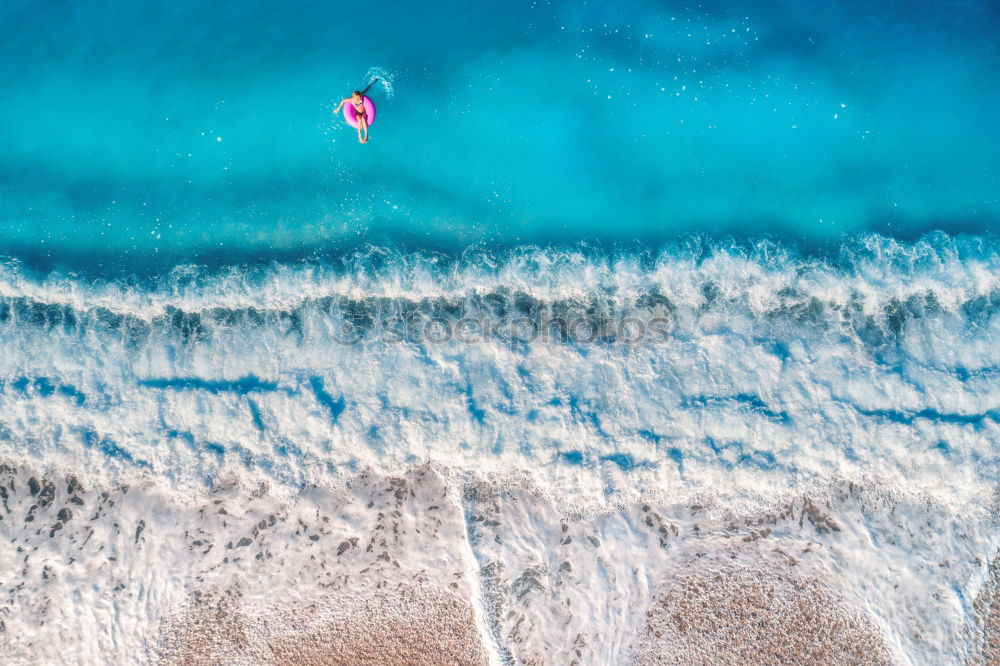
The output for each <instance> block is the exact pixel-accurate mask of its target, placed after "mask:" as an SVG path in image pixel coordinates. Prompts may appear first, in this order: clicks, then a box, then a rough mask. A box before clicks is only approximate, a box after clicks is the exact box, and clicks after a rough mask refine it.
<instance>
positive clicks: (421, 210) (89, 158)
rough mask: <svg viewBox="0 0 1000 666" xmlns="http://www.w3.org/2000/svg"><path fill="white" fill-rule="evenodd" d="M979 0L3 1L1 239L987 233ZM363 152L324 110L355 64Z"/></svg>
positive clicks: (300, 254) (253, 242) (72, 257)
mask: <svg viewBox="0 0 1000 666" xmlns="http://www.w3.org/2000/svg"><path fill="white" fill-rule="evenodd" d="M998 24H1000V22H998V15H997V9H996V7H995V5H992V4H990V3H985V2H984V3H974V2H972V3H961V4H955V5H953V6H948V7H942V6H939V4H938V3H930V2H927V3H917V4H914V3H891V4H890V5H888V6H886V5H885V4H884V3H879V5H878V6H869V3H859V2H848V3H819V2H804V3H803V2H783V3H767V5H766V6H751V5H747V4H745V3H727V2H713V3H706V4H704V5H701V6H700V8H690V7H687V6H686V5H684V4H682V3H675V4H670V3H654V2H619V3H615V4H614V6H605V5H603V4H592V3H569V2H561V3H531V2H514V3H481V4H478V5H477V6H476V7H475V8H470V7H469V6H467V5H466V4H464V3H450V2H445V3H435V4H423V3H420V4H410V3H399V4H398V5H387V6H383V7H381V8H380V9H379V10H378V11H377V12H371V13H359V12H357V11H353V10H350V9H347V8H346V6H338V5H330V6H325V5H317V4H315V3H305V2H289V3H282V4H281V5H274V4H273V3H263V2H247V3H240V4H239V5H233V6H230V7H228V8H214V9H206V8H205V7H204V5H203V4H202V3H194V2H170V3H166V2H153V3H141V5H135V4H132V3H124V2H117V3H105V4H100V5H98V4H94V3H74V2H60V3H46V4H44V5H42V4H39V3H33V2H13V3H5V5H4V8H3V9H0V34H2V35H3V37H4V39H3V40H2V42H0V43H2V46H0V49H2V58H0V76H2V78H3V80H4V81H5V82H6V84H5V86H4V87H5V99H4V104H3V105H2V107H0V142H2V145H4V147H5V150H4V151H3V155H2V157H0V174H2V182H3V189H2V191H0V244H2V246H3V248H4V250H5V254H7V255H8V256H13V257H17V258H20V259H24V260H26V261H27V263H28V264H29V265H31V266H35V267H38V268H42V269H48V268H53V267H62V268H68V269H72V270H83V271H85V272H87V271H96V272H102V273H103V272H109V271H110V272H112V273H113V272H116V271H118V270H121V269H125V270H126V271H129V272H138V273H145V272H149V271H151V270H152V271H154V272H155V271H160V270H164V269H166V268H168V267H170V266H171V265H173V264H176V263H187V262H195V263H199V262H207V263H210V264H219V263H221V264H226V263H248V262H249V263H256V262H260V261H265V262H269V261H271V260H274V259H278V260H288V259H297V258H309V257H313V256H315V255H321V256H329V255H337V254H340V253H342V252H343V251H344V250H346V249H351V248H354V247H356V246H358V245H365V244H375V245H394V246H402V247H406V248H416V249H424V250H426V249H431V250H435V251H445V252H448V253H453V252H459V251H461V250H462V249H463V248H465V247H467V246H469V245H485V246H487V247H509V246H515V245H519V244H523V243H542V244H574V243H578V242H580V241H591V242H601V243H612V244H623V243H624V244H629V243H634V242H635V241H636V240H638V241H639V242H640V244H641V245H642V246H644V247H658V246H659V245H660V244H662V243H664V242H668V241H673V240H675V239H677V238H678V237H679V236H683V235H685V234H690V233H697V234H707V235H708V236H710V237H715V236H719V235H722V234H733V235H735V236H737V237H739V238H757V237H760V236H765V235H766V236H770V237H772V238H777V239H779V240H785V239H789V240H794V241H795V242H796V243H799V244H805V245H824V244H827V245H828V244H830V243H831V242H833V243H838V242H839V241H840V240H841V239H842V238H843V237H844V236H845V235H847V236H854V235H857V234H858V233H864V232H869V231H876V232H878V233H881V234H883V235H886V236H889V237H902V238H913V237H914V236H918V235H920V234H922V233H924V232H926V231H929V230H933V229H945V230H947V231H949V232H951V233H958V232H972V233H984V232H988V231H990V229H991V228H992V226H993V225H994V224H995V222H996V221H997V217H998V214H1000V199H998V196H1000V195H998V192H1000V183H998V175H1000V168H998V158H997V155H998V151H997V150H996V147H997V145H998V143H1000V142H998V139H1000V120H998V117H1000V116H998V114H997V113H996V109H997V107H998V102H1000V85H998V83H1000V81H998V78H1000V77H998V75H997V72H998V71H1000V67H998V65H1000V53H998V49H997V46H996V42H995V40H993V39H992V35H993V34H994V32H995V29H996V27H997V25H998ZM376 75H379V76H381V77H382V83H381V84H379V85H377V86H376V88H375V89H374V92H373V95H372V96H373V98H374V100H375V102H376V104H377V105H378V109H379V116H378V120H377V121H376V123H375V126H374V127H373V128H372V140H371V143H370V144H368V145H366V146H360V145H359V144H358V143H357V141H356V139H355V137H354V135H353V130H351V129H350V128H349V127H347V126H346V124H345V123H343V121H342V120H341V119H339V118H334V117H333V116H332V115H331V113H330V110H331V107H332V106H333V105H334V104H335V103H336V102H337V101H338V100H339V99H340V98H341V97H342V96H344V95H346V94H348V93H349V92H350V91H351V90H352V89H354V88H357V87H363V86H364V85H365V84H366V83H367V82H368V81H369V80H370V79H371V77H373V76H376Z"/></svg>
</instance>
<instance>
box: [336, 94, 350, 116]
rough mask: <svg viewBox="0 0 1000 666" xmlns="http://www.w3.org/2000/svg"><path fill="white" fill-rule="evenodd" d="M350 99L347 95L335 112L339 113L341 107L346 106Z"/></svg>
mask: <svg viewBox="0 0 1000 666" xmlns="http://www.w3.org/2000/svg"><path fill="white" fill-rule="evenodd" d="M350 101H351V98H350V97H345V98H344V99H342V100H340V104H338V105H337V108H336V109H334V110H333V112H334V113H337V112H338V111H340V107H342V106H344V105H345V104H347V103H348V102H350Z"/></svg>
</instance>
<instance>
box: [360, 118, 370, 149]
mask: <svg viewBox="0 0 1000 666" xmlns="http://www.w3.org/2000/svg"><path fill="white" fill-rule="evenodd" d="M362 130H364V135H365V138H363V139H362V138H361V132H362ZM358 140H359V141H361V143H368V117H367V116H362V117H361V118H358Z"/></svg>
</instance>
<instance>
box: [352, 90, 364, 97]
mask: <svg viewBox="0 0 1000 666" xmlns="http://www.w3.org/2000/svg"><path fill="white" fill-rule="evenodd" d="M355 95H357V96H358V97H364V96H365V94H364V93H363V92H361V91H360V90H355V91H354V92H352V93H351V97H354V96H355Z"/></svg>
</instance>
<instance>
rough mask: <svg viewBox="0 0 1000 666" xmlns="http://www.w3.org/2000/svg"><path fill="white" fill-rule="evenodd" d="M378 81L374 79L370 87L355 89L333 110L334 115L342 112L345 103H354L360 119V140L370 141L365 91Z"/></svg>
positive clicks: (363, 141) (361, 141) (355, 111)
mask: <svg viewBox="0 0 1000 666" xmlns="http://www.w3.org/2000/svg"><path fill="white" fill-rule="evenodd" d="M377 81H378V79H375V81H372V82H371V83H369V84H368V87H367V88H365V89H364V90H355V91H354V93H352V94H351V96H350V97H345V98H344V99H342V100H340V104H338V105H337V108H336V109H334V110H333V115H337V114H338V113H340V109H341V108H342V107H343V106H344V105H345V104H352V105H353V106H354V115H355V116H356V117H357V119H358V142H359V143H368V115H367V113H366V112H365V93H366V92H368V91H369V90H370V89H371V87H372V86H373V85H375V83H376V82H377Z"/></svg>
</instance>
